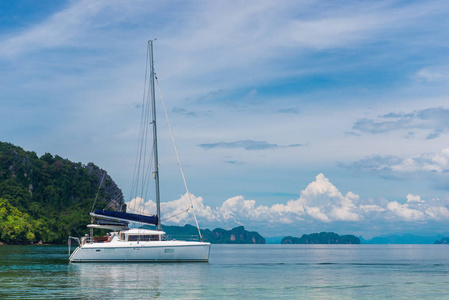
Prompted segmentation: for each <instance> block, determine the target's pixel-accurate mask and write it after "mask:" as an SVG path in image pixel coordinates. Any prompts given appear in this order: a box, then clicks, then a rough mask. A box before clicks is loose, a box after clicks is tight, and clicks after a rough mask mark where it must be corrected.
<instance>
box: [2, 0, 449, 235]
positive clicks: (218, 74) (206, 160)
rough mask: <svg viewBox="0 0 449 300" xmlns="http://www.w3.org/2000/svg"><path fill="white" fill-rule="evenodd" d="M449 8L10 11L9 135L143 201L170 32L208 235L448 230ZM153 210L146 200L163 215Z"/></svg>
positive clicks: (169, 207) (177, 184) (126, 6)
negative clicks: (140, 146) (150, 109)
mask: <svg viewBox="0 0 449 300" xmlns="http://www.w3.org/2000/svg"><path fill="white" fill-rule="evenodd" d="M448 13H449V4H448V3H447V2H446V1H426V2H421V1H363V2H360V1H338V2H329V1H275V2H273V1H163V2H158V1H132V2H122V1H109V0H108V1H106V0H105V1H66V2H64V1H59V2H54V1H40V2H39V3H38V4H36V3H35V2H34V1H15V2H13V3H3V4H0V44H1V47H0V122H1V123H0V124H1V126H0V139H1V140H2V141H7V142H11V143H13V144H16V145H18V146H21V147H23V148H24V149H26V150H30V151H35V152H36V153H38V154H39V155H42V154H44V153H46V152H49V153H52V154H58V155H60V156H62V157H65V158H69V159H70V160H73V161H80V162H83V163H88V162H94V163H95V164H97V165H99V166H100V167H101V168H103V169H105V170H107V171H108V173H109V174H110V175H111V176H112V178H113V179H114V180H115V181H116V182H117V184H118V185H119V186H120V188H121V189H122V190H123V192H124V194H125V197H126V198H127V201H131V199H130V196H131V195H130V188H131V180H132V174H133V168H134V167H133V164H134V159H135V152H136V151H135V149H136V146H137V137H138V130H139V124H140V123H139V122H140V121H139V118H140V111H139V105H140V103H141V99H142V93H143V80H144V71H145V55H146V43H147V40H149V39H154V38H157V40H156V41H155V45H154V51H155V67H156V72H157V75H158V78H159V81H160V84H161V88H162V91H163V95H164V99H165V101H166V105H167V107H168V112H169V116H170V121H171V123H172V126H173V128H174V134H175V137H176V140H177V144H178V147H179V151H180V154H181V159H182V161H183V164H184V168H185V173H186V176H187V180H188V183H189V187H190V191H191V193H192V194H194V195H195V197H194V199H195V201H196V202H197V206H198V209H197V212H198V215H199V221H200V225H201V226H202V227H209V228H213V227H218V226H219V227H224V228H232V227H234V226H237V225H240V224H243V225H245V226H246V227H247V228H248V229H250V230H257V231H259V232H261V233H262V234H263V235H265V236H275V235H284V234H291V235H301V234H303V233H310V232H316V231H324V230H334V231H337V232H339V233H352V234H357V235H363V236H364V237H370V236H374V235H378V234H387V233H397V232H404V233H405V232H415V233H421V234H433V233H443V232H446V231H448V230H447V229H446V228H447V225H449V210H448V208H449V150H448V149H449V143H448V139H449V121H448V119H449V118H448V117H449V104H448V99H447V98H448V96H447V95H448V87H449V85H448V82H449V66H448V53H449V52H448V42H447V41H448V40H449V24H448V22H447V17H448ZM159 120H162V121H163V119H162V118H160V119H159ZM159 138H160V163H161V181H162V186H161V189H162V191H161V193H162V198H163V200H164V201H165V203H166V204H165V205H164V206H163V212H164V213H165V215H171V214H173V213H176V212H177V211H178V210H181V209H185V207H186V206H188V204H187V203H186V196H185V191H184V187H183V183H182V180H181V177H180V175H179V171H178V167H177V165H176V159H175V153H174V151H173V150H172V146H171V144H170V137H169V135H168V128H167V126H166V125H165V123H164V122H160V126H159ZM152 200H153V199H145V200H144V201H141V200H140V199H134V202H145V205H144V206H145V207H146V209H148V211H150V212H151V209H152V206H153V202H152ZM178 207H179V208H178ZM191 221H192V220H191V216H190V215H181V216H180V217H179V218H176V219H172V220H171V222H172V223H174V224H184V223H186V222H191Z"/></svg>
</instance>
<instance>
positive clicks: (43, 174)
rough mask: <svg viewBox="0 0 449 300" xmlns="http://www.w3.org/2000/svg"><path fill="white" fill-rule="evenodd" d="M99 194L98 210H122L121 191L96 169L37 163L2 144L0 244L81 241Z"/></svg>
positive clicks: (52, 159) (49, 159)
mask: <svg viewBox="0 0 449 300" xmlns="http://www.w3.org/2000/svg"><path fill="white" fill-rule="evenodd" d="M103 176H104V179H103ZM102 179H103V183H102V185H101V188H100V189H99V186H100V182H101V181H102ZM97 191H99V193H98V199H97V201H96V204H95V208H104V207H105V206H106V205H107V204H108V203H110V204H111V206H112V207H113V208H115V209H120V207H121V206H123V205H124V202H123V194H122V191H121V190H120V189H119V188H118V187H117V185H116V184H115V183H114V181H113V180H112V179H111V177H109V176H108V175H107V174H106V172H105V171H104V170H101V169H100V168H98V167H97V166H95V165H94V164H92V163H89V164H87V165H83V164H81V163H73V162H71V161H69V160H68V159H63V158H62V157H59V156H57V155H56V156H53V155H51V154H49V153H46V154H44V155H42V156H41V157H38V156H37V154H36V153H35V152H29V151H25V150H23V149H22V148H20V147H17V146H14V145H12V144H10V143H4V142H0V242H3V243H8V244H29V243H39V242H42V243H63V242H65V241H67V236H68V235H75V236H79V235H80V234H81V232H85V231H86V224H87V223H88V222H89V220H90V217H89V215H88V212H89V211H90V210H91V208H92V205H93V203H94V199H95V197H96V194H97ZM78 233H80V234H78Z"/></svg>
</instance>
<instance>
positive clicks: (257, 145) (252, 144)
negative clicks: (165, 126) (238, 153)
mask: <svg viewBox="0 0 449 300" xmlns="http://www.w3.org/2000/svg"><path fill="white" fill-rule="evenodd" d="M199 146H200V147H201V148H204V149H214V148H224V149H238V148H240V149H245V150H266V149H278V148H291V147H301V146H303V145H302V144H291V145H277V144H270V143H268V142H265V141H252V140H245V141H237V142H218V143H213V144H201V145H199Z"/></svg>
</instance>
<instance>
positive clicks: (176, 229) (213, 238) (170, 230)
mask: <svg viewBox="0 0 449 300" xmlns="http://www.w3.org/2000/svg"><path fill="white" fill-rule="evenodd" d="M162 229H163V230H164V231H165V233H167V234H168V235H169V236H170V237H176V238H179V239H188V238H189V237H190V236H194V237H195V236H196V237H197V236H198V229H197V228H196V227H194V226H192V225H185V226H184V227H180V226H163V228H162ZM201 235H202V236H203V240H204V241H205V242H210V243H211V244H265V239H264V238H263V237H262V236H261V235H260V234H259V233H257V232H255V231H247V230H245V227H243V226H239V227H235V228H233V229H231V230H225V229H221V228H215V229H214V230H212V231H210V230H209V229H201Z"/></svg>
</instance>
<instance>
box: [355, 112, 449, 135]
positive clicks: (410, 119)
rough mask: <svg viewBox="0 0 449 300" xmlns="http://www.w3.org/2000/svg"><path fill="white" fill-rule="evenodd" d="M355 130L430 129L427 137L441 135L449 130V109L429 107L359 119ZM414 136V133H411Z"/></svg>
mask: <svg viewBox="0 0 449 300" xmlns="http://www.w3.org/2000/svg"><path fill="white" fill-rule="evenodd" d="M352 129H353V130H355V131H358V132H362V133H371V134H378V133H385V132H390V131H395V130H407V131H410V130H411V129H422V130H430V131H431V132H430V133H428V135H427V139H434V138H437V137H439V136H440V135H441V134H442V133H445V132H447V131H449V109H447V108H444V107H435V108H427V109H423V110H418V111H413V112H408V113H404V112H399V113H396V112H391V113H388V114H385V115H383V116H379V117H378V118H377V119H367V118H364V119H359V120H357V121H356V122H355V123H354V125H353V127H352ZM409 137H412V135H409Z"/></svg>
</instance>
